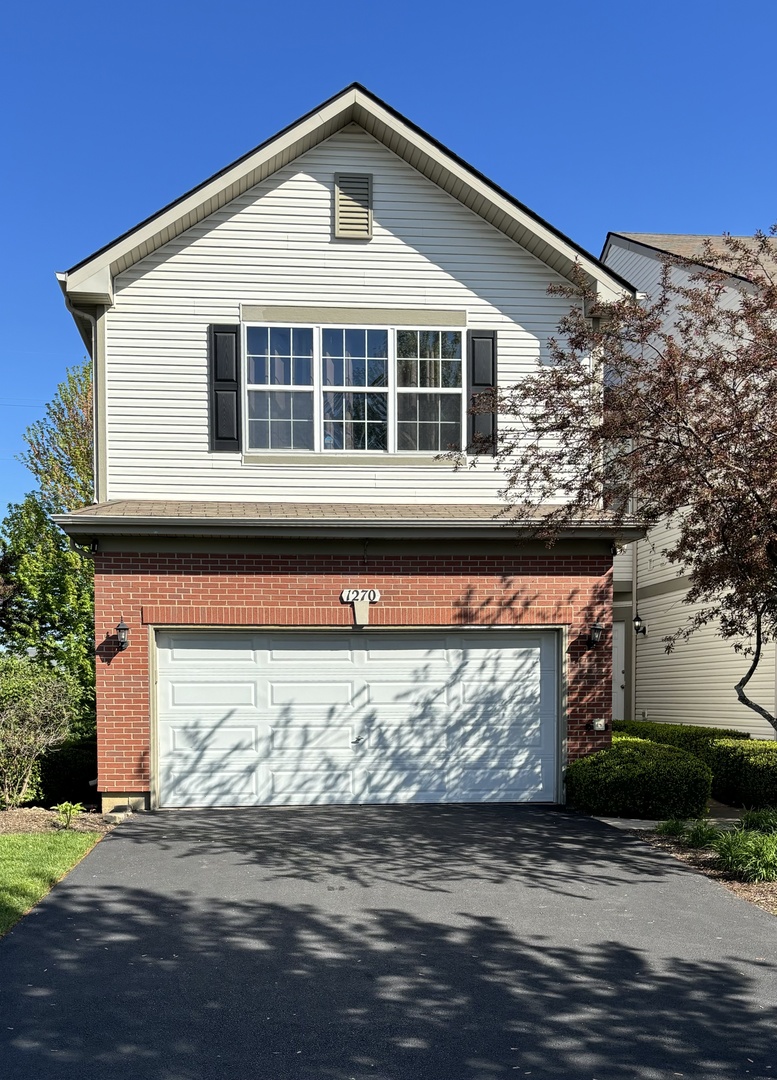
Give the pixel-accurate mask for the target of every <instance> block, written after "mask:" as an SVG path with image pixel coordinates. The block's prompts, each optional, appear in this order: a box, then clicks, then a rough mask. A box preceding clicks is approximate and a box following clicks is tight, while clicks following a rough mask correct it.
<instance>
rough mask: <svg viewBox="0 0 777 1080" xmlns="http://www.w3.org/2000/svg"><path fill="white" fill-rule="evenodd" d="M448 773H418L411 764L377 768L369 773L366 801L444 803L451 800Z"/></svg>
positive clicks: (440, 767) (423, 771) (419, 770)
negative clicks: (448, 799) (449, 798)
mask: <svg viewBox="0 0 777 1080" xmlns="http://www.w3.org/2000/svg"><path fill="white" fill-rule="evenodd" d="M446 773H447V770H446V769H445V767H444V766H443V765H441V766H439V767H438V768H436V769H434V768H425V769H419V768H417V767H415V766H413V765H412V764H407V765H402V764H398V763H395V764H394V765H392V766H384V767H381V766H376V767H375V768H372V769H368V770H367V772H366V784H365V793H364V794H365V801H369V802H445V801H446V799H447V797H448V788H449V784H448V778H447V775H446Z"/></svg>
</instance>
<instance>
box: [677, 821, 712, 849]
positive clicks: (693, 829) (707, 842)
mask: <svg viewBox="0 0 777 1080" xmlns="http://www.w3.org/2000/svg"><path fill="white" fill-rule="evenodd" d="M719 836H720V829H719V828H718V827H717V826H716V825H713V824H712V823H711V822H709V821H705V820H704V818H700V819H699V820H698V821H692V822H691V824H690V825H688V826H687V828H686V829H685V831H684V833H683V843H685V844H687V845H688V847H691V848H705V847H712V844H713V843H714V842H715V840H717V838H718V837H719Z"/></svg>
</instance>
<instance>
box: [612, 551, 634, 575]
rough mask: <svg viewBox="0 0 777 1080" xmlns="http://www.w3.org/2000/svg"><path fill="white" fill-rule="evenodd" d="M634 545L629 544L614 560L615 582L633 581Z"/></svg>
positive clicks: (613, 573) (613, 572)
mask: <svg viewBox="0 0 777 1080" xmlns="http://www.w3.org/2000/svg"><path fill="white" fill-rule="evenodd" d="M632 562H633V555H632V545H631V544H627V545H626V547H624V548H623V549H622V550H621V551H619V552H618V554H617V555H616V556H615V558H614V559H613V560H612V577H613V581H620V582H624V581H631V578H632Z"/></svg>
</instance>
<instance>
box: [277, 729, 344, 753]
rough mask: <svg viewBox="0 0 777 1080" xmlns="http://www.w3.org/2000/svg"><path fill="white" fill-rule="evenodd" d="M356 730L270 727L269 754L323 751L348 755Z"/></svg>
mask: <svg viewBox="0 0 777 1080" xmlns="http://www.w3.org/2000/svg"><path fill="white" fill-rule="evenodd" d="M355 738H356V729H355V728H354V727H353V726H351V725H348V726H346V727H343V726H339V725H338V726H332V725H331V724H284V725H283V726H281V727H270V753H272V754H283V753H287V752H289V751H298V752H299V751H305V752H310V753H318V752H321V751H324V750H327V751H335V752H342V753H345V754H350V753H351V752H352V745H353V741H354V739H355Z"/></svg>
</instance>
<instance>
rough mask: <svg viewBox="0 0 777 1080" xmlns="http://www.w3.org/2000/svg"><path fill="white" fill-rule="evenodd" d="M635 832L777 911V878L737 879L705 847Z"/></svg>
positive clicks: (753, 901) (761, 905)
mask: <svg viewBox="0 0 777 1080" xmlns="http://www.w3.org/2000/svg"><path fill="white" fill-rule="evenodd" d="M634 836H637V837H639V839H640V840H645V841H646V842H647V843H648V844H650V845H651V847H654V848H658V849H659V851H667V852H669V854H670V855H674V857H675V858H676V859H679V860H680V862H684V863H685V864H686V865H687V866H692V867H693V869H694V870H697V871H698V872H699V873H700V874H704V876H705V877H708V878H712V879H713V881H717V882H718V883H719V884H720V885H723V886H725V888H727V889H730V890H731V892H733V893H736V895H737V896H738V897H739V898H740V899H741V900H749V901H750V903H751V904H757V906H758V907H759V908H762V909H763V910H764V911H768V912H769V914H770V915H777V881H761V882H759V884H758V885H751V884H749V883H748V882H745V881H734V880H733V878H731V877H730V876H729V875H728V874H727V873H726V872H725V871H723V870H720V869H718V867H716V865H715V853H714V852H713V851H705V850H704V849H703V848H689V847H686V846H685V844H682V843H680V842H679V841H678V840H675V839H674V838H673V837H670V836H657V835H656V833H650V832H638V831H635V832H634Z"/></svg>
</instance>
